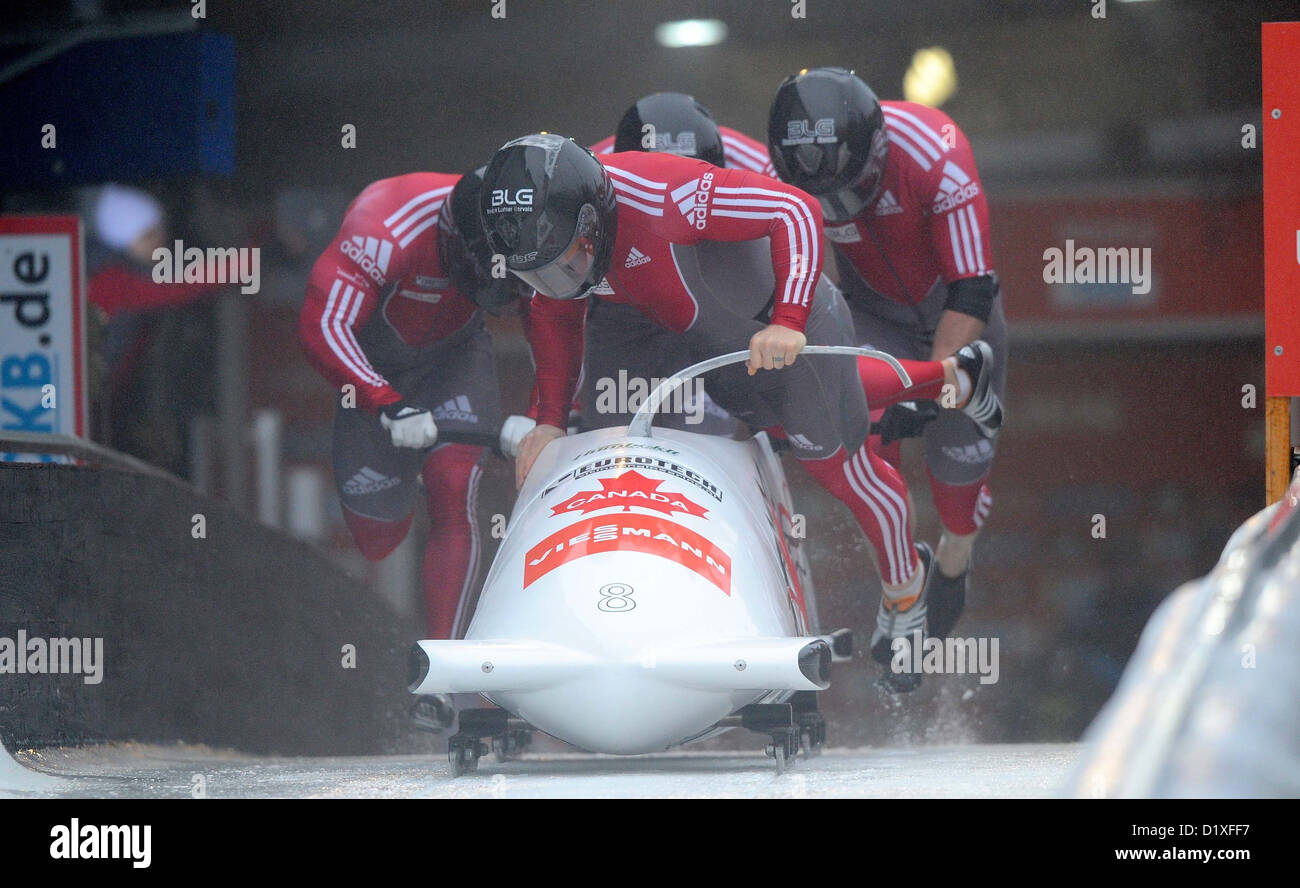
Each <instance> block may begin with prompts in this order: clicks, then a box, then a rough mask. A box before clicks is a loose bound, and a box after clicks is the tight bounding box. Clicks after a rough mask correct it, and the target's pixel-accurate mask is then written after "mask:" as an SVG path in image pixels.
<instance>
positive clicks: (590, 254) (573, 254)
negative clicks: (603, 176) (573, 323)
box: [511, 204, 600, 299]
mask: <svg viewBox="0 0 1300 888" xmlns="http://www.w3.org/2000/svg"><path fill="white" fill-rule="evenodd" d="M599 227H600V226H599V223H598V221H597V213H596V208H595V207H593V206H592V205H591V204H584V205H583V207H582V210H581V212H579V213H578V224H577V227H576V228H575V230H574V232H573V239H572V240H571V241H569V245H568V246H567V247H565V248H564V250H563V251H562V252H561V253H560V255H559V256H557V257H556V258H554V259H552V260H551V261H550V262H548V263H546V264H545V265H543V266H541V267H540V268H530V269H528V270H527V271H518V270H515V269H513V268H512V269H511V272H512V273H513V274H514V275H515V276H516V277H518V278H519V279H520V280H522V281H523V282H524V283H526V284H528V286H530V287H532V288H533V289H534V290H536V291H537V292H538V293H541V294H542V295H543V296H549V297H550V298H552V299H581V298H582V297H583V296H586V295H587V294H588V293H589V292H590V291H591V290H592V289H594V288H595V287H596V285H597V284H599V283H600V281H599V280H591V278H593V277H595V274H594V268H595V265H596V241H597V236H598V235H599V231H598V229H599Z"/></svg>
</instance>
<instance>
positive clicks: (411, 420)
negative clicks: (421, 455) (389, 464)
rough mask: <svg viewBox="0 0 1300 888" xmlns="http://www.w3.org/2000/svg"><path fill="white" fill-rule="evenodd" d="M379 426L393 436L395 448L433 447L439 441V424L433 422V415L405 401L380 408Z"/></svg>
mask: <svg viewBox="0 0 1300 888" xmlns="http://www.w3.org/2000/svg"><path fill="white" fill-rule="evenodd" d="M379 424H380V425H382V426H383V427H384V428H386V429H388V431H389V433H390V434H391V435H392V436H393V446H394V447H415V448H424V447H432V446H433V442H435V441H437V440H438V424H437V423H435V422H434V421H433V414H432V413H430V412H429V411H428V410H427V409H426V408H424V407H416V406H415V405H414V404H408V403H406V402H405V401H396V402H394V403H392V404H386V405H384V406H383V407H382V408H380V410H379Z"/></svg>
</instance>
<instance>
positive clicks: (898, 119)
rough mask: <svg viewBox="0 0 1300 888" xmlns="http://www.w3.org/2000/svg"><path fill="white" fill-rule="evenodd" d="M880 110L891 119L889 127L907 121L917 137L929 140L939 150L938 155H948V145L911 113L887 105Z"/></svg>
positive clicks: (936, 157)
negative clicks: (916, 131)
mask: <svg viewBox="0 0 1300 888" xmlns="http://www.w3.org/2000/svg"><path fill="white" fill-rule="evenodd" d="M881 110H882V111H884V112H885V115H886V116H887V117H891V118H893V119H892V120H891V121H890V123H891V125H892V124H899V125H903V123H902V122H903V121H907V123H909V124H911V125H912V126H915V127H916V130H918V131H919V132H918V135H919V136H922V137H928V138H929V140H930V142H931V144H933V146H934V147H935V148H937V149H938V150H939V154H947V153H948V143H946V142H945V141H944V140H943V139H941V138H940V137H939V134H938V133H936V132H935V131H934V129H933V128H932V127H931V126H930V125H929V124H928V123H926V122H925V121H924V120H922V119H921V118H919V117H917V116H916V115H915V114H913V113H911V112H910V111H904V110H903V109H902V108H892V107H890V106H888V105H882V106H881ZM935 159H936V160H937V159H938V155H935Z"/></svg>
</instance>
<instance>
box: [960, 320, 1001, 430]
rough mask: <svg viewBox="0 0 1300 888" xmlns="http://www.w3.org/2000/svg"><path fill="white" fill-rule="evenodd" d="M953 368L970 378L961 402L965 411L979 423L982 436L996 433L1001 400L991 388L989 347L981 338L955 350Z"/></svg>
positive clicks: (991, 375) (990, 354) (962, 409)
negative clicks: (954, 366) (963, 402)
mask: <svg viewBox="0 0 1300 888" xmlns="http://www.w3.org/2000/svg"><path fill="white" fill-rule="evenodd" d="M956 358H957V367H958V368H959V369H961V370H964V371H966V374H967V375H968V376H969V377H970V386H971V392H970V397H968V398H967V399H966V403H965V404H962V405H961V408H960V409H961V411H962V413H965V414H966V415H967V416H969V417H970V418H971V419H973V420H974V421H975V425H977V426H979V430H980V432H982V433H983V434H984V437H986V438H993V437H996V436H997V433H998V430H999V429H1000V428H1002V401H1001V400H1000V399H999V398H998V394H997V392H995V391H993V349H992V347H990V346H989V344H988V343H987V342H985V341H983V340H982V339H977V340H976V341H975V342H972V343H970V344H969V345H963V346H962V347H961V348H959V349H958V350H957V354H956Z"/></svg>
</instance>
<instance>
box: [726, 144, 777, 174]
mask: <svg viewBox="0 0 1300 888" xmlns="http://www.w3.org/2000/svg"><path fill="white" fill-rule="evenodd" d="M722 148H723V153H724V154H725V155H726V158H727V166H729V167H742V168H744V169H748V170H753V171H754V172H756V173H764V174H767V171H768V170H769V169H772V159H771V158H770V157H768V155H767V152H766V151H759V150H758V149H756V148H754V147H752V146H750V145H747V144H745V143H744V142H741V141H740V140H739V139H736V138H733V137H731V136H726V135H724V136H723V137H722Z"/></svg>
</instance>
